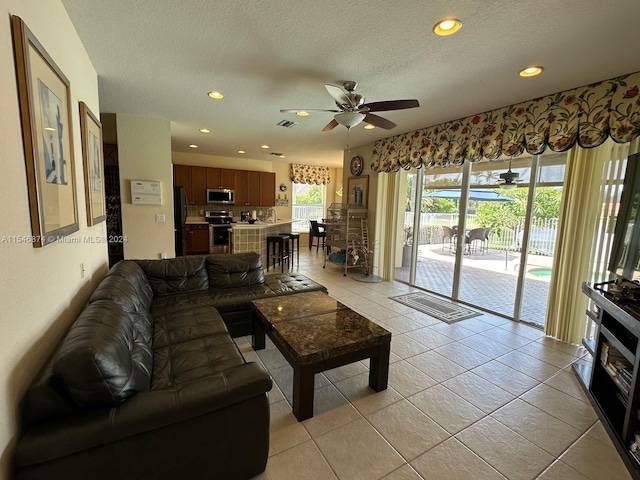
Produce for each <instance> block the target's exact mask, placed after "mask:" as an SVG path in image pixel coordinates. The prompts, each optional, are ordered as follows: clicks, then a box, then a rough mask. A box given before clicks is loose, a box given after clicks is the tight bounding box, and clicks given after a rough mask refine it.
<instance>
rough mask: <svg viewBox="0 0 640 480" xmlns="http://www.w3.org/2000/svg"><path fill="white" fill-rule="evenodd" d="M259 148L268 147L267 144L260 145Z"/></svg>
mask: <svg viewBox="0 0 640 480" xmlns="http://www.w3.org/2000/svg"><path fill="white" fill-rule="evenodd" d="M260 148H269V145H260Z"/></svg>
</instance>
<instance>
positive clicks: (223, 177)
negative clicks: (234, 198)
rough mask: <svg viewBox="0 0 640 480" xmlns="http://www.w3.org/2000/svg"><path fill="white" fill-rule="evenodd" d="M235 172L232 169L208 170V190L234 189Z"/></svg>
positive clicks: (209, 168)
mask: <svg viewBox="0 0 640 480" xmlns="http://www.w3.org/2000/svg"><path fill="white" fill-rule="evenodd" d="M234 178H235V170H232V169H230V168H211V167H208V168H207V188H228V189H234V188H235V184H234Z"/></svg>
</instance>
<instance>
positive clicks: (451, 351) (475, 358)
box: [434, 342, 491, 369]
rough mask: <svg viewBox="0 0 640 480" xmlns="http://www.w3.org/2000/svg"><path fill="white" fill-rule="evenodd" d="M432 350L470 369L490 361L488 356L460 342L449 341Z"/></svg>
mask: <svg viewBox="0 0 640 480" xmlns="http://www.w3.org/2000/svg"><path fill="white" fill-rule="evenodd" d="M434 351H435V352H436V353H439V354H440V355H442V356H444V357H446V358H448V359H449V360H452V361H453V362H455V363H457V364H458V365H460V366H462V367H464V368H467V369H472V368H475V367H478V366H480V365H482V364H483V363H487V362H489V361H491V358H490V357H487V356H486V355H483V354H482V353H480V352H478V351H477V350H474V349H473V348H469V347H467V346H466V345H464V344H462V343H460V342H455V343H449V344H447V345H444V346H442V347H439V348H436V349H435V350H434Z"/></svg>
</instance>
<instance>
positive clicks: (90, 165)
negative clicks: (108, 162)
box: [80, 102, 107, 226]
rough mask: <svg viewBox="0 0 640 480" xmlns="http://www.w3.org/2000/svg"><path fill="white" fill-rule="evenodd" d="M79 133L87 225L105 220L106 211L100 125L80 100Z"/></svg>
mask: <svg viewBox="0 0 640 480" xmlns="http://www.w3.org/2000/svg"><path fill="white" fill-rule="evenodd" d="M80 135H81V137H82V163H83V165H84V196H85V199H86V203H87V225H90V226H91V225H96V224H98V223H100V222H103V221H104V220H106V218H107V212H106V207H105V198H104V162H103V160H102V158H103V155H102V125H101V124H100V121H99V120H98V119H97V118H96V116H95V115H94V114H93V113H92V112H91V110H89V107H87V104H86V103H84V102H80Z"/></svg>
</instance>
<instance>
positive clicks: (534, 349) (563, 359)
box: [518, 342, 576, 368]
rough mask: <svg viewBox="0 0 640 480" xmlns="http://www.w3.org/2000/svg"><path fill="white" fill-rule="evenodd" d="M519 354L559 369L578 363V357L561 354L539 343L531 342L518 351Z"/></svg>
mask: <svg viewBox="0 0 640 480" xmlns="http://www.w3.org/2000/svg"><path fill="white" fill-rule="evenodd" d="M518 351H519V352H523V353H526V354H527V355H531V356H532V357H536V358H538V359H540V360H542V361H543V362H546V363H549V364H551V365H553V366H555V367H558V368H564V367H566V366H567V365H569V364H571V363H573V362H575V361H576V357H574V356H573V355H570V354H568V353H564V352H561V351H560V350H556V349H555V348H551V347H546V346H545V345H543V344H542V343H539V342H531V343H529V344H528V345H525V346H524V347H521V348H519V349H518Z"/></svg>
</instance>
